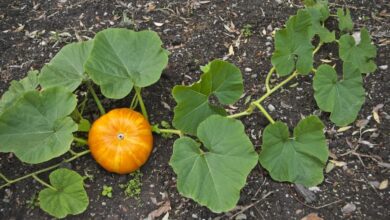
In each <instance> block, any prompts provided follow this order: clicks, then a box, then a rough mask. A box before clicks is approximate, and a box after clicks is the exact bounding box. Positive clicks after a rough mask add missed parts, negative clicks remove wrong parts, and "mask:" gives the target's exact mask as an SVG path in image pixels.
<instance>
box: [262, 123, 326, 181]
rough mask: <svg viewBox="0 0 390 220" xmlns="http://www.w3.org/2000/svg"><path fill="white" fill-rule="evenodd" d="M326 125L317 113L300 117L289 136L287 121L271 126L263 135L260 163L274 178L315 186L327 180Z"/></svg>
mask: <svg viewBox="0 0 390 220" xmlns="http://www.w3.org/2000/svg"><path fill="white" fill-rule="evenodd" d="M323 129H324V125H323V124H322V122H321V120H320V119H318V118H317V117H316V116H309V117H307V118H305V119H303V120H301V121H300V122H299V123H298V125H297V127H296V128H295V129H294V136H293V137H290V134H289V130H288V127H287V125H286V124H284V123H282V122H275V123H274V124H270V125H268V126H267V127H266V128H265V130H264V134H263V145H262V150H261V152H260V157H259V159H260V163H261V165H262V166H263V167H264V168H265V169H267V170H268V172H269V174H270V175H271V177H272V179H274V180H276V181H288V182H292V183H300V184H303V185H305V186H315V185H317V184H319V183H321V182H322V181H323V179H324V176H323V168H324V166H325V163H326V160H327V159H328V147H327V145H326V141H325V136H324V134H323Z"/></svg>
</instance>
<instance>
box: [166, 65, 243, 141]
mask: <svg viewBox="0 0 390 220" xmlns="http://www.w3.org/2000/svg"><path fill="white" fill-rule="evenodd" d="M202 70H203V71H204V73H203V74H202V76H201V78H200V81H199V82H197V83H195V84H193V85H191V86H175V87H174V88H173V91H172V94H173V97H174V98H175V100H176V102H177V106H176V107H175V110H174V112H175V115H174V118H173V125H174V126H175V127H176V128H177V129H180V130H182V131H184V132H186V133H189V134H196V128H197V127H198V125H199V123H201V122H202V121H203V120H205V119H206V118H207V117H209V116H210V115H213V114H220V115H226V112H225V110H224V109H223V108H222V107H220V106H216V105H213V104H211V103H210V102H209V98H210V96H212V95H215V96H216V97H217V98H218V100H219V102H220V103H222V104H233V103H234V102H236V101H237V100H238V99H239V98H240V96H241V95H242V93H243V88H244V87H243V82H242V75H241V71H240V69H238V68H237V67H236V66H235V65H233V64H230V63H228V62H225V61H222V60H214V61H212V62H210V63H209V64H208V65H207V66H205V67H203V68H202Z"/></svg>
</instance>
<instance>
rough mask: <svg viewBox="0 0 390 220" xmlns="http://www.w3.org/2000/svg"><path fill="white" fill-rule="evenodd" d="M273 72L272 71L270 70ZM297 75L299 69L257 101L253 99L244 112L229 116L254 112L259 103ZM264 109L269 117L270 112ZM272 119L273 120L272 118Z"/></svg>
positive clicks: (239, 115)
mask: <svg viewBox="0 0 390 220" xmlns="http://www.w3.org/2000/svg"><path fill="white" fill-rule="evenodd" d="M270 72H271V71H270ZM296 76H298V72H297V71H294V72H293V74H291V75H290V76H289V77H288V78H286V79H285V80H283V81H282V82H280V83H279V84H278V85H276V86H275V87H273V88H272V89H270V90H269V91H267V92H266V93H265V94H264V95H263V96H261V97H260V98H259V99H257V100H255V101H252V102H251V104H250V105H249V107H248V108H247V109H246V110H245V111H243V112H240V113H236V114H234V115H229V116H228V117H229V118H238V117H241V116H246V115H250V114H252V112H253V110H254V108H255V107H257V108H259V106H258V105H260V103H261V102H262V101H264V100H265V99H266V98H268V96H270V95H271V94H272V93H274V92H275V91H277V90H278V89H279V88H281V87H282V86H284V85H285V84H286V83H288V82H290V81H291V80H292V79H294V78H295V77H296ZM261 108H262V107H260V108H259V109H260V111H261ZM262 109H263V110H264V111H262V113H263V114H264V113H265V114H264V115H265V116H266V117H267V115H268V116H269V114H268V112H267V111H266V110H265V109H264V108H262ZM271 120H273V119H272V118H271Z"/></svg>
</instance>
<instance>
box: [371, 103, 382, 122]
mask: <svg viewBox="0 0 390 220" xmlns="http://www.w3.org/2000/svg"><path fill="white" fill-rule="evenodd" d="M383 106H384V105H383V104H378V105H376V106H375V107H374V108H373V109H372V116H373V117H374V119H375V121H376V122H377V123H378V124H380V123H381V120H380V117H379V114H378V111H379V110H380V109H382V108H383Z"/></svg>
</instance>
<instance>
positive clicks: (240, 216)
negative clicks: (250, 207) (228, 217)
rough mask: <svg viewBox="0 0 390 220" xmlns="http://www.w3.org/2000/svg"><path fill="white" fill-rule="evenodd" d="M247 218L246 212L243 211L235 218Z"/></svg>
mask: <svg viewBox="0 0 390 220" xmlns="http://www.w3.org/2000/svg"><path fill="white" fill-rule="evenodd" d="M246 218H247V217H246V215H245V214H244V213H241V214H238V215H237V216H236V218H235V219H236V220H245V219H246Z"/></svg>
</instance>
